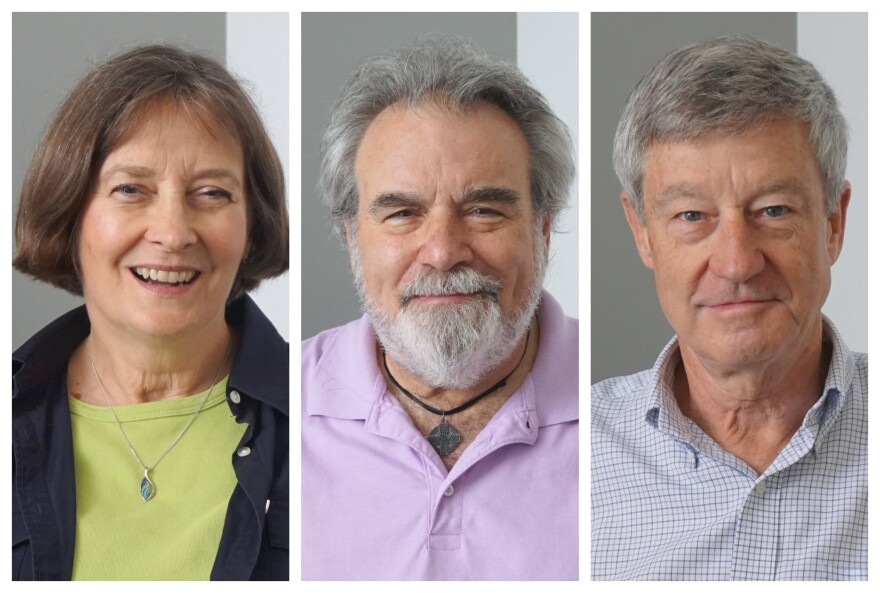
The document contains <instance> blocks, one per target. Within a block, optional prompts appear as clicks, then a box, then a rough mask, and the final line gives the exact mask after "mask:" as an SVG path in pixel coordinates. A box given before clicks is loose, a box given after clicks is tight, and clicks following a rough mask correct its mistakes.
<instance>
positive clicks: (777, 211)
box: [763, 206, 789, 218]
mask: <svg viewBox="0 0 880 593" xmlns="http://www.w3.org/2000/svg"><path fill="white" fill-rule="evenodd" d="M763 212H764V215H765V216H768V217H770V218H779V217H780V216H783V215H785V214H788V212H789V209H788V207H787V206H769V207H767V208H764V210H763Z"/></svg>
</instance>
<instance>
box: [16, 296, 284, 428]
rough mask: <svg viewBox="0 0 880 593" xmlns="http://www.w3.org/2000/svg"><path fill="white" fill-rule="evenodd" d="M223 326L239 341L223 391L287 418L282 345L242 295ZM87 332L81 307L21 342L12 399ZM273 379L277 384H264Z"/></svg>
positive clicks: (47, 375) (39, 385)
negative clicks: (236, 393)
mask: <svg viewBox="0 0 880 593" xmlns="http://www.w3.org/2000/svg"><path fill="white" fill-rule="evenodd" d="M226 322H227V323H228V324H229V325H230V326H231V327H233V328H234V329H236V330H237V331H238V332H239V336H240V340H239V348H238V355H237V356H236V358H235V361H234V362H233V364H232V370H231V371H230V373H229V382H228V386H227V389H237V390H239V391H241V392H242V393H246V394H247V395H249V396H250V397H253V398H254V399H257V400H259V401H261V402H263V403H265V404H268V405H270V406H272V407H273V408H277V409H278V410H281V411H282V412H283V413H284V414H285V415H288V416H289V415H290V401H289V397H288V392H289V389H288V385H287V383H285V382H284V381H286V379H287V377H289V376H290V372H289V369H290V362H289V357H288V348H289V347H288V344H287V342H285V341H284V339H283V338H282V337H281V336H280V335H279V334H278V331H277V330H276V329H275V326H273V325H272V323H271V322H270V321H269V319H268V318H266V316H265V315H264V314H263V312H262V311H260V308H259V307H258V306H257V305H256V303H254V301H253V300H252V299H251V298H250V297H249V296H248V295H244V296H242V297H241V298H238V299H236V300H235V301H233V302H232V303H230V304H229V305H228V306H227V308H226ZM90 329H91V324H90V323H89V316H88V313H87V312H86V308H85V305H83V306H80V307H77V308H76V309H73V310H72V311H69V312H68V313H65V314H64V315H62V316H61V317H59V318H58V319H56V320H55V321H53V322H52V323H50V324H49V325H47V326H46V327H45V328H43V329H42V330H40V331H39V332H38V333H37V334H35V335H34V336H33V337H32V338H31V339H29V340H28V341H27V342H25V343H24V344H23V345H22V346H21V347H20V348H19V349H18V350H16V351H15V352H14V353H13V355H12V386H13V389H12V397H13V398H16V397H18V396H19V395H20V394H21V393H24V392H28V391H32V390H35V389H45V387H46V383H47V382H48V381H49V380H50V379H51V378H52V377H55V376H57V371H58V369H59V368H60V367H62V366H64V365H66V364H67V361H68V360H69V359H70V356H71V354H73V351H74V350H75V349H76V347H77V346H78V345H79V344H80V343H81V342H82V341H83V340H85V339H86V337H87V336H88V335H89V331H90ZM278 368H283V369H284V373H278ZM279 377H280V379H279ZM274 380H278V381H279V384H278V385H273V384H269V385H267V384H266V382H267V381H274Z"/></svg>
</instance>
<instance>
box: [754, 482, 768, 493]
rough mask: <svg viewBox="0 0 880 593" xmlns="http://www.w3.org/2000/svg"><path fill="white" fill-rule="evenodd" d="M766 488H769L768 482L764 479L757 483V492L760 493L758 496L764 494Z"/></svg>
mask: <svg viewBox="0 0 880 593" xmlns="http://www.w3.org/2000/svg"><path fill="white" fill-rule="evenodd" d="M765 490H767V483H766V482H765V481H764V480H761V481H760V482H758V483H757V484H755V492H757V493H758V496H763V495H764V491H765Z"/></svg>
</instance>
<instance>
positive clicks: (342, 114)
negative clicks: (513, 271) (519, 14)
mask: <svg viewBox="0 0 880 593" xmlns="http://www.w3.org/2000/svg"><path fill="white" fill-rule="evenodd" d="M423 101H435V102H438V103H440V104H441V105H443V106H448V107H450V108H451V109H455V108H459V107H465V108H467V107H474V106H477V105H479V104H480V103H490V104H493V105H495V106H497V107H499V108H500V109H501V110H503V111H504V112H505V113H506V114H507V115H508V116H509V117H510V118H511V119H512V120H513V121H514V122H515V123H516V124H517V126H518V127H519V129H520V131H521V132H522V134H523V136H524V137H525V139H526V143H527V144H528V147H529V181H530V185H531V193H532V206H533V208H534V211H535V213H536V215H537V217H538V219H541V218H543V216H544V215H546V214H549V215H550V217H551V219H554V220H555V218H556V215H557V214H558V213H559V211H561V210H562V209H563V208H564V207H565V204H566V202H567V199H568V189H569V186H570V185H571V182H572V180H573V179H574V157H573V148H572V142H571V138H570V137H569V134H568V130H567V128H566V126H565V124H564V123H562V121H561V120H559V118H557V117H556V116H555V115H554V114H553V112H552V111H551V110H550V107H549V106H548V104H547V101H546V100H545V99H544V97H543V96H542V95H541V93H540V92H538V91H537V90H536V89H535V88H534V87H533V86H532V85H531V83H530V82H529V81H528V79H526V77H525V76H524V75H523V74H522V72H520V71H519V69H517V68H516V66H513V65H511V64H508V63H506V62H501V61H499V60H495V59H493V58H490V57H489V56H488V55H487V54H486V53H485V52H483V51H481V50H478V49H477V48H475V47H474V46H473V45H471V44H469V43H468V42H466V41H465V40H463V39H459V38H455V37H444V38H433V39H425V40H422V41H420V42H418V43H417V44H415V45H414V46H412V47H408V48H403V49H397V50H393V51H390V52H387V53H382V54H379V55H376V56H373V57H370V58H368V59H367V60H365V61H364V62H362V63H361V64H360V66H358V67H357V68H356V69H355V70H354V71H353V72H352V74H351V75H350V76H349V78H348V80H347V82H346V83H345V86H344V87H343V90H342V96H341V97H340V99H339V101H338V102H337V103H336V105H335V106H334V107H333V110H332V112H331V115H330V123H329V124H328V126H327V129H326V130H325V131H324V138H323V143H322V146H321V173H320V178H319V180H318V191H319V193H320V194H321V197H322V199H323V200H324V202H325V204H326V205H327V206H328V207H329V208H330V216H331V218H332V221H333V225H334V228H335V229H336V231H337V232H338V233H339V234H340V235H342V234H343V228H344V223H345V222H349V223H352V222H354V221H355V220H356V218H357V213H358V192H357V179H356V178H355V170H354V164H355V157H356V156H357V150H358V147H359V146H360V144H361V141H362V140H363V137H364V134H365V133H366V131H367V128H368V127H369V125H370V124H371V123H372V121H373V120H374V119H375V118H376V116H378V115H379V113H381V112H382V111H383V110H384V109H386V108H387V107H390V106H391V105H393V104H395V103H398V102H403V104H404V105H405V106H406V107H407V108H412V107H415V106H417V105H419V104H420V103H421V102H423Z"/></svg>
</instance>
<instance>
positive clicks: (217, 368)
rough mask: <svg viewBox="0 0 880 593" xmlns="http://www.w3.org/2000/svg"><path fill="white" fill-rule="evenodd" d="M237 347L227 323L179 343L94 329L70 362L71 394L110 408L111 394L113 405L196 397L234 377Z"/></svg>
mask: <svg viewBox="0 0 880 593" xmlns="http://www.w3.org/2000/svg"><path fill="white" fill-rule="evenodd" d="M235 342H236V336H235V335H234V333H233V332H232V330H230V328H229V327H228V326H227V325H226V324H225V323H224V324H222V325H218V326H216V327H210V328H205V330H204V331H202V332H200V333H199V334H196V335H187V336H185V337H175V338H156V337H149V336H147V337H146V338H144V337H142V336H139V337H137V338H134V337H132V336H129V335H120V334H119V333H118V332H113V331H108V330H107V329H106V328H102V327H95V326H94V325H93V326H92V332H91V333H90V334H89V337H88V338H86V340H85V341H84V342H83V343H82V344H81V345H80V346H79V347H78V348H77V350H76V351H75V352H74V354H73V356H72V357H71V359H70V363H69V367H68V390H69V392H70V394H71V395H72V396H73V397H76V398H77V399H80V400H81V401H84V402H86V403H91V404H96V405H104V404H105V403H106V402H105V401H104V395H103V393H102V391H106V396H107V400H109V402H110V404H111V405H114V406H116V405H120V406H124V405H131V404H137V403H144V402H151V401H160V400H167V399H177V398H182V397H186V396H189V395H193V394H196V393H199V392H202V391H204V390H206V389H208V388H210V387H211V386H212V385H213V384H215V383H216V382H217V381H218V380H219V379H220V378H221V377H223V376H224V375H225V374H226V373H228V372H229V369H230V368H231V366H232V359H233V353H234V349H235ZM89 357H91V361H90V360H89ZM93 365H94V367H93Z"/></svg>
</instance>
